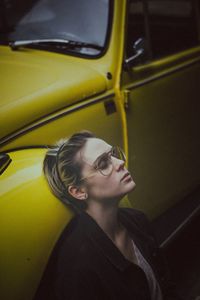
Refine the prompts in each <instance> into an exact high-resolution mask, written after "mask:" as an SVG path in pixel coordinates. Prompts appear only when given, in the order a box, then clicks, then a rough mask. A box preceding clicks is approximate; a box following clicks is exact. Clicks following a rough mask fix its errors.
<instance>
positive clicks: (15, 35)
mask: <svg viewBox="0 0 200 300" xmlns="http://www.w3.org/2000/svg"><path fill="white" fill-rule="evenodd" d="M109 7H110V1H109V0H84V1H82V0H38V1H37V0H0V8H1V16H2V18H1V22H0V39H1V40H4V41H17V40H34V39H57V40H58V39H59V40H61V39H64V40H72V41H75V42H82V43H85V44H86V43H88V44H94V45H97V46H99V47H102V48H103V47H104V46H105V42H106V37H107V31H108V24H109ZM74 51H79V52H82V53H85V54H91V55H92V54H94V55H95V54H98V53H99V52H100V50H98V48H97V49H95V48H94V49H93V48H92V47H91V48H89V49H88V48H84V47H83V48H82V49H81V48H79V49H77V48H76V49H75V50H74Z"/></svg>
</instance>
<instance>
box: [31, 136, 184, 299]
mask: <svg viewBox="0 0 200 300" xmlns="http://www.w3.org/2000/svg"><path fill="white" fill-rule="evenodd" d="M125 160H126V158H125V155H124V153H123V151H122V150H121V149H120V148H119V147H117V146H111V145H109V144H108V143H106V142H105V141H103V140H101V139H98V138H96V137H95V136H94V135H93V134H92V133H90V132H86V131H85V132H80V133H77V134H74V135H73V136H71V137H70V138H69V139H68V140H67V141H65V142H63V143H62V144H61V145H60V146H59V147H55V148H54V149H50V150H49V151H48V152H47V154H46V157H45V160H44V173H45V176H46V178H47V180H48V183H49V185H50V187H51V190H52V192H53V193H54V194H55V195H56V196H57V197H58V198H59V199H60V200H61V201H63V202H64V203H66V204H67V205H70V206H71V207H72V208H73V209H74V210H75V211H76V212H77V213H76V215H75V217H74V218H73V219H72V221H71V222H70V224H68V225H67V227H66V228H65V230H64V231H63V233H62V235H61V237H60V239H59V241H58V242H57V244H56V246H55V249H54V251H53V253H52V255H51V258H50V260H49V263H48V266H47V268H46V271H45V273H44V276H43V278H42V281H41V284H40V286H39V289H38V291H37V293H36V296H35V299H37V300H38V299H40V300H46V299H48V300H50V299H55V300H84V299H87V300H164V299H179V298H178V297H177V296H176V295H175V293H174V292H173V289H172V288H171V285H170V284H169V281H168V274H167V273H166V266H165V264H164V262H163V258H162V257H161V255H160V253H159V250H158V248H157V245H156V242H155V240H154V237H153V234H152V232H151V229H150V227H151V226H150V223H149V222H148V220H147V218H146V217H145V216H144V214H143V213H142V212H139V211H137V210H134V209H129V208H119V207H118V204H119V202H120V200H121V199H122V198H123V197H124V196H125V195H126V194H127V193H129V192H130V191H132V190H133V189H134V187H135V182H134V180H133V178H132V176H131V174H130V173H129V172H128V170H127V169H126V167H125Z"/></svg>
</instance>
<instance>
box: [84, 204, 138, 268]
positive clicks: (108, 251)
mask: <svg viewBox="0 0 200 300" xmlns="http://www.w3.org/2000/svg"><path fill="white" fill-rule="evenodd" d="M119 214H120V219H121V222H122V224H123V225H124V226H125V227H126V228H127V230H129V231H131V235H132V238H133V239H134V241H135V242H136V241H137V240H138V237H137V234H136V235H134V232H135V225H134V223H133V222H131V221H130V220H128V221H127V220H126V217H125V215H124V214H123V213H122V211H121V209H119ZM79 222H80V223H79V224H80V225H81V228H82V229H83V231H84V232H85V234H86V235H87V237H88V238H89V239H90V240H91V241H92V243H93V244H94V245H95V247H96V248H97V249H98V250H99V251H101V252H102V253H103V255H104V256H106V257H107V259H108V260H109V261H110V262H111V263H112V264H113V265H114V266H115V267H117V268H118V269H119V270H121V271H124V270H125V269H126V268H128V267H129V266H130V265H132V263H131V262H130V261H129V260H127V259H126V258H125V257H124V256H123V254H122V253H121V252H120V251H119V249H118V248H117V247H116V246H115V244H114V243H113V242H112V240H111V239H110V238H109V237H108V236H107V235H106V233H105V232H104V231H103V230H102V229H101V228H100V226H99V225H98V224H97V223H96V221H95V220H94V219H93V218H92V217H90V216H89V215H88V214H87V213H85V212H83V213H82V214H81V215H80V218H79ZM136 231H137V230H136ZM136 244H137V246H138V244H139V241H138V242H137V243H136Z"/></svg>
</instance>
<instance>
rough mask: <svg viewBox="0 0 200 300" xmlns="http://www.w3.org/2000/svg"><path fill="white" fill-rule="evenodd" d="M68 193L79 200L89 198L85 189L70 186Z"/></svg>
mask: <svg viewBox="0 0 200 300" xmlns="http://www.w3.org/2000/svg"><path fill="white" fill-rule="evenodd" d="M68 193H69V194H70V195H71V196H72V197H74V198H76V199H78V200H86V199H87V198H88V195H87V193H86V191H85V189H84V188H83V187H78V186H75V185H70V186H69V187H68Z"/></svg>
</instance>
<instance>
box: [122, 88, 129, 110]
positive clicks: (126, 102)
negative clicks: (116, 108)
mask: <svg viewBox="0 0 200 300" xmlns="http://www.w3.org/2000/svg"><path fill="white" fill-rule="evenodd" d="M123 98H124V108H125V109H126V110H128V108H129V98H130V90H124V91H123Z"/></svg>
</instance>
